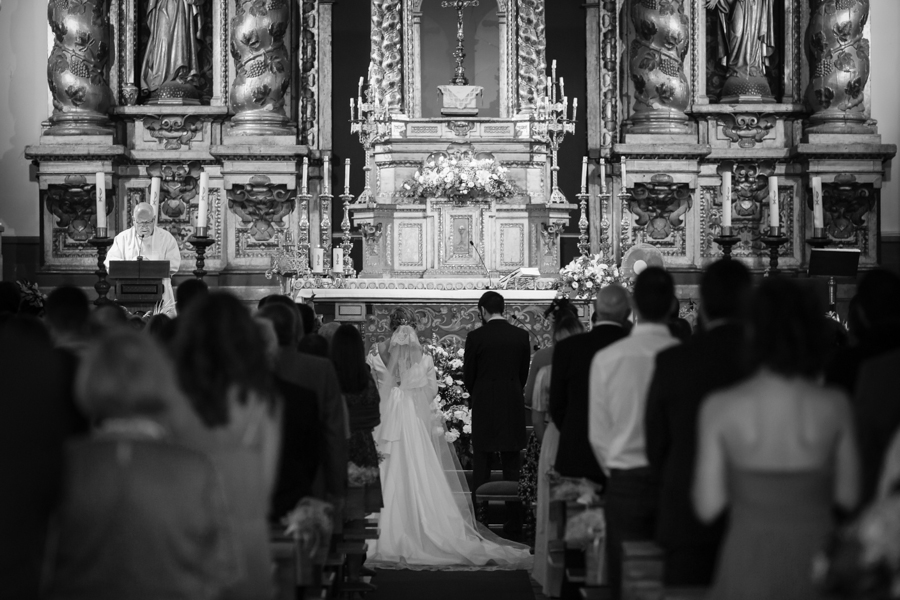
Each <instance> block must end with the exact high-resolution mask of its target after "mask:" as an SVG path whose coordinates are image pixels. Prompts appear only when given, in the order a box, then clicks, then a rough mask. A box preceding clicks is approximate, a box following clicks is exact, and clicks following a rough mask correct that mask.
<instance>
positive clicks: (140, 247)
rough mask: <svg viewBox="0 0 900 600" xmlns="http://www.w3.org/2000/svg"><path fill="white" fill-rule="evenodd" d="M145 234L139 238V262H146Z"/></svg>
mask: <svg viewBox="0 0 900 600" xmlns="http://www.w3.org/2000/svg"><path fill="white" fill-rule="evenodd" d="M143 254H144V234H143V233H142V234H141V235H139V236H138V256H137V259H138V260H144V256H143Z"/></svg>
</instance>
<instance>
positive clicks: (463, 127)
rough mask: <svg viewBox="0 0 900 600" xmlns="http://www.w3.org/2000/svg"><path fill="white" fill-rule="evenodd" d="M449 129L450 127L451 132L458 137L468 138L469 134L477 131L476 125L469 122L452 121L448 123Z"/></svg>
mask: <svg viewBox="0 0 900 600" xmlns="http://www.w3.org/2000/svg"><path fill="white" fill-rule="evenodd" d="M447 127H449V128H450V131H452V132H453V133H454V134H455V135H456V136H458V137H468V135H469V132H470V131H472V130H473V129H475V123H471V122H469V121H450V122H449V123H447Z"/></svg>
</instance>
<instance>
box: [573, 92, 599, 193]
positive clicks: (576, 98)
mask: <svg viewBox="0 0 900 600" xmlns="http://www.w3.org/2000/svg"><path fill="white" fill-rule="evenodd" d="M576 100H577V98H576ZM600 193H601V194H605V193H606V161H605V160H604V159H603V158H601V159H600Z"/></svg>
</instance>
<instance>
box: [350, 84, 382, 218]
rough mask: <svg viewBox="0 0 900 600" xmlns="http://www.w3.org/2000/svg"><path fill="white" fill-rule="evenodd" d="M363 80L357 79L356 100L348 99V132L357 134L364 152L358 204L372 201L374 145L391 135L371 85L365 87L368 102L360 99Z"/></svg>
mask: <svg viewBox="0 0 900 600" xmlns="http://www.w3.org/2000/svg"><path fill="white" fill-rule="evenodd" d="M362 89H363V80H362V78H360V80H359V96H358V102H357V103H355V104H354V102H353V100H352V99H351V100H350V133H355V134H357V135H359V141H360V143H361V144H362V146H363V149H364V150H365V152H366V164H365V166H363V171H364V172H365V179H366V181H365V187H364V188H363V191H362V193H361V194H360V195H359V198H357V199H356V202H357V203H358V204H367V203H369V202H372V201H373V198H372V188H371V185H370V174H371V171H372V155H373V154H374V152H373V151H374V149H375V145H376V144H378V143H380V142H383V141H384V140H386V139H388V138H389V137H390V135H391V121H390V118H389V116H388V109H387V107H386V106H384V105H381V104H379V103H378V102H377V98H376V93H375V90H374V89H373V88H372V86H371V85H369V86H368V88H367V89H366V95H367V96H368V102H363V101H362Z"/></svg>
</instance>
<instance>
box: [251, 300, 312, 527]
mask: <svg viewBox="0 0 900 600" xmlns="http://www.w3.org/2000/svg"><path fill="white" fill-rule="evenodd" d="M256 318H257V319H259V320H260V321H264V322H266V323H269V324H271V326H272V329H273V330H274V335H275V337H276V343H275V346H276V347H275V349H274V356H273V364H277V361H278V349H279V348H280V347H282V346H287V345H291V344H293V340H294V332H295V331H296V328H297V325H296V323H297V313H296V311H295V310H293V309H292V308H289V307H287V306H284V305H282V304H278V303H275V302H273V303H269V304H267V305H266V306H264V307H263V308H262V309H261V310H260V311H259V312H258V313H257V314H256ZM275 386H276V387H277V388H278V391H279V392H280V393H281V398H282V400H283V405H282V419H281V450H280V452H279V460H278V475H277V478H276V480H275V491H274V493H273V494H272V506H271V508H270V511H269V519H270V520H271V521H273V522H276V523H277V522H280V521H281V518H282V517H284V516H285V515H286V514H287V513H288V512H290V511H291V510H292V509H293V508H294V507H295V506H297V502H299V501H300V500H301V499H302V498H304V497H305V496H309V495H311V494H312V485H313V480H314V479H315V476H316V472H317V471H318V469H319V468H320V465H321V464H322V452H323V451H324V448H323V447H322V435H321V429H322V427H321V425H320V423H319V407H318V401H317V399H316V394H315V392H313V391H312V390H310V389H307V388H304V387H300V386H298V385H296V384H295V383H291V382H289V381H287V380H285V379H284V378H282V377H280V376H278V375H277V374H276V376H275Z"/></svg>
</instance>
